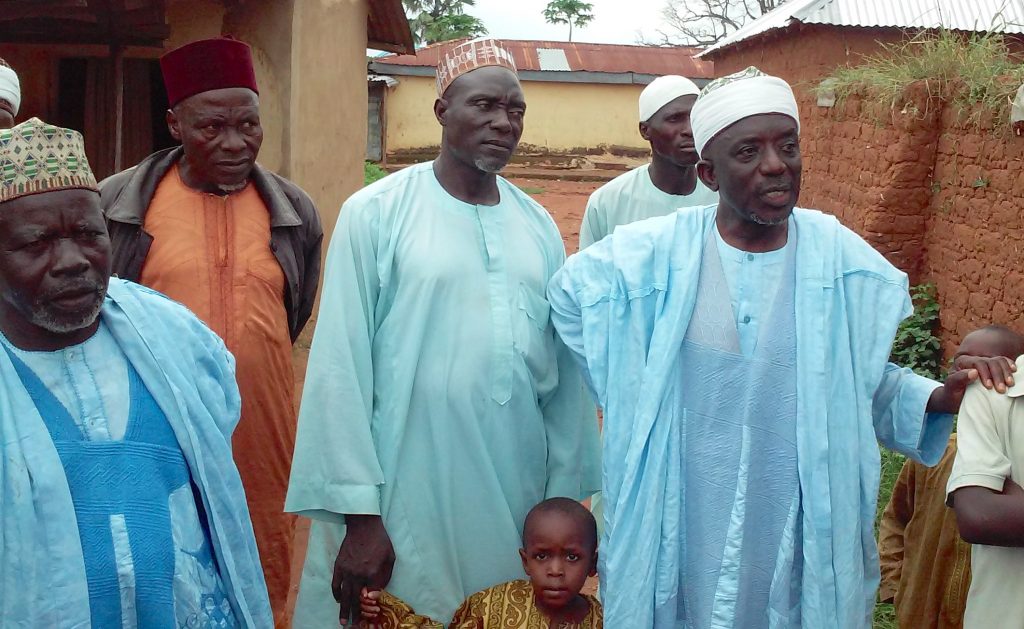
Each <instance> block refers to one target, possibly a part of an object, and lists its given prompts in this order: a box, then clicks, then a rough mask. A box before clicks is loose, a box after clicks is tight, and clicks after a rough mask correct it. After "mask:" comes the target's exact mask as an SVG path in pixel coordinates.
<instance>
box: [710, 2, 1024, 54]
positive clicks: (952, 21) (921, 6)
mask: <svg viewBox="0 0 1024 629" xmlns="http://www.w3.org/2000/svg"><path fill="white" fill-rule="evenodd" d="M798 22H799V23H803V24H827V25H831V26H860V27H876V28H878V27H881V28H907V29H919V28H946V29H950V30H957V31H994V32H1001V33H1024V0H789V2H787V3H786V4H784V5H782V6H780V7H778V8H776V9H775V10H774V11H770V12H769V13H766V14H765V15H762V16H761V17H760V18H758V19H757V20H754V21H753V22H750V23H748V24H746V25H745V26H744V27H743V28H741V29H739V30H737V31H736V32H735V33H733V34H732V35H730V36H729V37H727V38H725V39H723V40H722V41H720V42H718V43H717V44H715V45H714V46H712V47H710V48H708V49H707V50H705V51H704V52H703V53H701V55H700V56H701V57H707V56H709V55H710V56H712V57H713V56H714V54H715V53H716V52H718V51H720V50H722V49H724V48H728V47H730V46H733V45H735V44H738V43H739V42H741V41H744V40H746V39H750V38H752V37H755V36H757V35H761V34H762V33H766V32H768V31H771V30H775V29H779V28H785V27H787V26H790V25H792V24H795V23H798Z"/></svg>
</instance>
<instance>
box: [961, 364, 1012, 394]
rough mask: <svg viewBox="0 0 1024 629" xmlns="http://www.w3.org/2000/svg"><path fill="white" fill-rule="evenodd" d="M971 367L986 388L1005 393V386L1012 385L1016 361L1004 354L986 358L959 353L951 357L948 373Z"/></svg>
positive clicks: (967, 369) (966, 369)
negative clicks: (951, 362) (951, 363)
mask: <svg viewBox="0 0 1024 629" xmlns="http://www.w3.org/2000/svg"><path fill="white" fill-rule="evenodd" d="M972 369H973V370H975V371H977V372H978V379H980V380H981V384H982V386H984V387H985V388H986V389H992V388H995V390H996V391H998V392H999V393H1006V388H1007V387H1012V386H1013V372H1015V371H1017V363H1015V362H1014V361H1012V360H1010V359H1009V358H1006V357H1005V356H994V357H992V358H986V357H983V356H969V355H967V354H960V355H958V356H957V357H956V358H954V359H953V368H952V369H951V370H950V374H954V373H957V372H960V371H970V370H972Z"/></svg>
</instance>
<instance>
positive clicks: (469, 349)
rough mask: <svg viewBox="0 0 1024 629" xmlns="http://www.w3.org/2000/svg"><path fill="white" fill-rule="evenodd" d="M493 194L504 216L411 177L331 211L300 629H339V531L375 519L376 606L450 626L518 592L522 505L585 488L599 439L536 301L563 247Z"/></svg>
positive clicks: (303, 477)
mask: <svg viewBox="0 0 1024 629" xmlns="http://www.w3.org/2000/svg"><path fill="white" fill-rule="evenodd" d="M498 190H499V192H500V194H501V201H500V203H499V204H498V205H495V206H474V205H470V204H467V203H463V202H461V201H459V200H457V199H455V198H454V197H452V196H451V195H449V194H448V193H447V192H445V190H444V189H443V188H442V187H441V185H440V184H439V183H438V181H437V177H436V176H435V175H434V172H433V170H432V167H431V164H430V163H426V164H418V165H416V166H412V167H409V168H407V169H405V170H403V171H401V172H399V173H396V174H393V175H390V176H388V177H386V178H385V179H383V180H381V181H379V182H377V183H375V184H373V185H371V186H369V187H367V188H365V189H363V190H362V191H360V192H358V193H356V194H355V195H353V196H352V197H351V198H350V199H349V200H348V201H347V202H346V203H345V205H344V207H343V208H342V210H341V219H340V222H339V224H338V228H337V230H336V231H335V234H334V237H333V239H332V241H331V246H330V251H329V253H328V256H327V264H326V271H325V276H324V277H325V280H324V289H323V296H322V298H321V301H320V318H319V321H318V322H317V328H316V333H315V335H314V338H313V346H312V349H311V352H310V358H309V366H308V369H307V372H306V382H305V387H304V391H303V396H302V406H301V410H300V413H299V427H298V435H297V438H296V444H295V458H294V461H293V463H292V473H291V480H290V484H289V488H288V498H287V501H286V509H287V510H288V511H291V512H294V513H299V514H301V515H305V516H307V517H311V518H314V522H313V525H312V529H311V532H310V542H309V551H308V553H307V557H306V564H305V567H304V570H303V576H302V582H301V586H300V589H299V597H298V601H297V604H296V615H295V625H296V626H297V627H325V626H333V623H336V622H337V618H338V605H337V603H335V601H334V598H333V596H332V594H331V587H330V586H331V577H332V572H333V565H334V560H335V558H336V556H337V554H338V548H339V546H340V545H341V542H342V540H343V538H344V527H343V521H344V516H343V514H356V513H359V514H380V515H382V516H383V518H384V524H385V526H386V528H387V530H388V533H389V535H390V537H391V541H392V543H393V545H394V548H395V554H396V556H397V561H396V563H395V567H394V573H393V576H392V579H391V583H390V584H389V586H388V590H389V591H391V592H393V593H394V594H395V595H397V596H398V597H399V598H402V599H404V600H405V601H406V602H407V603H409V604H410V605H412V606H413V608H414V609H415V610H416V611H417V612H418V613H421V614H425V615H427V616H430V617H432V618H438V619H444V620H447V619H449V618H451V616H452V614H453V613H454V611H455V609H456V607H458V605H459V604H460V603H461V602H462V601H463V600H464V599H465V598H466V597H467V596H469V595H470V594H472V593H474V592H476V591H478V590H481V589H484V588H487V587H490V586H493V585H496V584H498V583H502V582H505V581H509V580H512V579H516V578H521V577H522V576H523V573H522V567H521V562H520V560H519V556H518V552H517V550H518V548H519V547H520V532H521V531H520V529H521V527H522V524H523V520H524V518H525V516H526V513H527V511H528V510H529V509H530V508H531V507H533V506H534V504H536V503H537V502H539V501H541V500H542V499H544V498H545V497H548V496H571V497H574V498H581V497H583V496H584V495H587V494H588V492H591V491H593V490H594V489H596V488H597V484H598V482H599V477H598V473H599V472H598V463H597V457H598V445H597V435H596V424H595V422H593V421H592V420H590V418H588V417H585V416H584V414H583V398H584V393H583V385H582V381H581V380H580V376H579V371H578V369H577V367H576V365H575V363H574V361H573V360H572V358H571V356H570V355H569V352H568V350H567V349H566V348H565V347H564V346H563V345H562V344H561V343H559V342H558V341H557V339H556V336H555V332H554V328H553V327H552V325H551V323H550V317H549V307H548V303H547V300H546V299H545V296H544V292H545V288H546V286H547V282H548V280H549V279H550V278H551V276H552V275H553V274H554V273H555V271H556V270H557V269H558V268H559V267H560V266H561V265H562V262H563V260H564V256H565V253H564V249H563V245H562V241H561V238H560V236H559V233H558V230H557V228H556V226H555V224H554V222H553V221H552V220H551V217H550V216H548V214H547V213H546V212H545V211H544V209H543V208H542V207H540V206H539V205H537V204H536V203H535V202H533V201H532V200H531V199H530V198H529V197H528V196H526V195H525V194H524V193H522V192H521V191H519V190H518V189H517V188H515V187H514V186H513V185H512V184H510V183H508V182H507V181H505V180H504V179H501V178H498Z"/></svg>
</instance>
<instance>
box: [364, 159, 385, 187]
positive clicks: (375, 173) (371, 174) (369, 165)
mask: <svg viewBox="0 0 1024 629" xmlns="http://www.w3.org/2000/svg"><path fill="white" fill-rule="evenodd" d="M387 176H388V171H386V170H384V169H383V168H381V167H380V166H378V165H377V164H374V163H373V162H363V185H364V186H368V185H370V184H371V183H373V182H375V181H377V180H379V179H383V178H385V177H387Z"/></svg>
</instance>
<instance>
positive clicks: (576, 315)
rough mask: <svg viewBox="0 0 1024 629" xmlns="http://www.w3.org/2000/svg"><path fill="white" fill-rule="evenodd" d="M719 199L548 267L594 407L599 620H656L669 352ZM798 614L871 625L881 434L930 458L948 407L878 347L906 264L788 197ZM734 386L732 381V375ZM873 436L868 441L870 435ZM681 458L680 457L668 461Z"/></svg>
mask: <svg viewBox="0 0 1024 629" xmlns="http://www.w3.org/2000/svg"><path fill="white" fill-rule="evenodd" d="M714 217H715V207H714V206H710V207H707V208H689V209H685V210H681V211H680V212H678V213H676V214H673V215H670V216H666V217H662V218H655V219H651V220H648V221H643V222H640V223H634V224H633V225H631V226H628V227H626V226H624V227H621V228H619V229H618V230H617V231H616V233H615V234H614V235H613V236H612V237H610V238H606V239H605V240H603V241H602V242H600V243H598V244H596V245H594V246H592V247H590V248H588V249H587V250H585V251H583V252H581V253H579V254H577V255H575V256H573V257H571V258H570V259H569V260H568V261H567V262H566V265H565V267H564V268H563V269H562V271H560V272H559V273H558V274H557V275H556V276H555V277H554V278H553V279H552V281H551V284H550V286H549V293H548V294H549V300H550V302H551V305H552V320H553V321H554V323H555V326H556V328H557V329H558V332H559V334H560V336H561V337H562V339H563V340H564V341H565V342H566V344H567V345H568V346H569V348H570V349H572V350H573V352H574V353H575V354H576V355H577V357H578V359H579V360H580V361H581V363H582V364H583V365H584V366H585V370H584V375H585V376H586V378H587V381H588V383H589V384H590V386H591V387H592V388H593V390H594V392H595V393H596V395H597V397H598V401H599V402H600V403H601V405H602V406H603V407H604V409H605V423H604V430H605V433H604V437H605V438H604V444H605V445H604V457H603V461H604V466H603V472H604V474H603V475H604V492H605V499H606V502H605V526H606V529H605V534H604V537H603V539H602V547H601V578H602V589H603V592H604V605H605V620H606V623H607V625H608V626H609V627H627V626H628V627H655V626H656V625H655V622H654V613H655V609H656V608H657V607H660V606H663V605H665V604H666V602H667V601H669V599H670V598H671V597H673V596H674V595H675V594H676V593H677V591H678V587H679V584H678V583H677V581H678V578H679V577H678V575H679V562H680V552H681V549H680V548H679V541H680V522H679V516H680V513H679V509H678V508H676V507H673V505H678V500H677V499H676V497H677V496H679V495H680V491H681V488H682V486H683V483H685V482H686V479H684V478H681V477H680V475H679V474H678V473H672V472H671V469H672V465H673V464H674V463H675V462H674V461H673V460H672V457H671V452H672V451H677V448H678V440H679V421H680V418H679V417H677V413H678V412H679V411H680V404H679V401H678V395H679V383H680V382H681V379H682V378H685V377H687V373H688V372H691V371H695V370H699V368H700V367H699V365H682V364H680V347H681V342H682V338H683V335H684V334H685V332H686V329H687V326H688V324H689V321H690V318H691V316H692V313H693V307H694V302H695V298H696V294H697V284H698V282H697V278H698V277H699V275H700V263H701V256H702V250H703V247H704V245H705V243H706V242H707V235H708V233H709V230H710V229H712V228H713V226H714V224H715V222H714ZM792 220H793V221H794V225H793V228H794V230H793V231H794V233H795V235H796V247H797V248H796V267H797V277H796V283H797V285H796V295H795V308H796V328H797V359H796V367H797V382H796V391H797V466H798V475H799V480H800V488H801V494H802V514H801V515H802V534H803V543H802V550H803V561H804V564H803V573H802V575H801V579H800V581H801V582H802V584H803V588H802V591H801V595H800V616H801V621H802V626H803V627H807V628H814V629H817V628H819V627H828V628H830V629H831V628H839V629H847V628H850V629H853V628H860V627H868V626H870V618H871V610H872V606H873V603H874V597H875V591H876V589H877V586H878V580H879V573H878V559H877V551H876V547H875V540H874V529H873V522H874V516H875V503H876V500H877V493H878V481H879V452H878V443H877V441H881V442H882V443H883V444H884V445H886V446H888V447H891V448H893V449H896V450H898V451H900V452H903V453H905V454H907V455H908V456H911V457H912V458H914V459H917V460H922V461H924V462H925V463H929V464H934V463H935V462H936V461H938V459H939V457H940V456H941V454H942V452H943V449H944V447H945V444H946V440H947V439H948V435H949V433H950V430H951V429H952V416H949V415H926V414H925V406H926V404H927V400H928V398H929V396H930V395H931V393H932V391H933V390H934V389H935V388H936V387H937V386H938V383H935V382H933V381H931V380H928V379H926V378H921V377H919V376H916V375H914V374H913V373H912V372H910V371H909V370H906V369H900V368H898V367H896V366H895V365H892V364H890V363H888V356H889V352H890V349H891V344H892V340H893V337H894V336H895V333H896V328H897V326H898V324H899V322H900V321H901V320H902V319H904V318H905V317H906V316H908V315H909V314H910V313H911V312H912V306H911V301H910V297H909V295H908V293H907V278H906V276H905V275H904V274H903V273H902V272H900V271H899V270H897V269H896V268H894V267H893V266H892V265H890V264H889V263H888V262H887V261H886V260H885V259H884V258H883V257H882V256H881V255H880V254H878V253H877V252H876V251H875V250H873V249H872V248H871V247H870V246H869V245H868V244H867V243H865V242H864V241H863V240H862V239H861V238H859V237H858V236H857V235H856V234H854V233H853V232H851V231H850V230H848V229H846V228H845V227H843V226H841V225H840V224H839V222H838V221H837V220H836V219H835V218H834V217H831V216H827V215H824V214H821V213H819V212H816V211H813V210H803V209H797V210H795V211H794V214H793V218H792ZM734 386H737V387H741V386H743V383H742V382H737V383H735V385H734ZM876 440H877V441H876ZM677 467H678V466H677V465H676V468H677Z"/></svg>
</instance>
